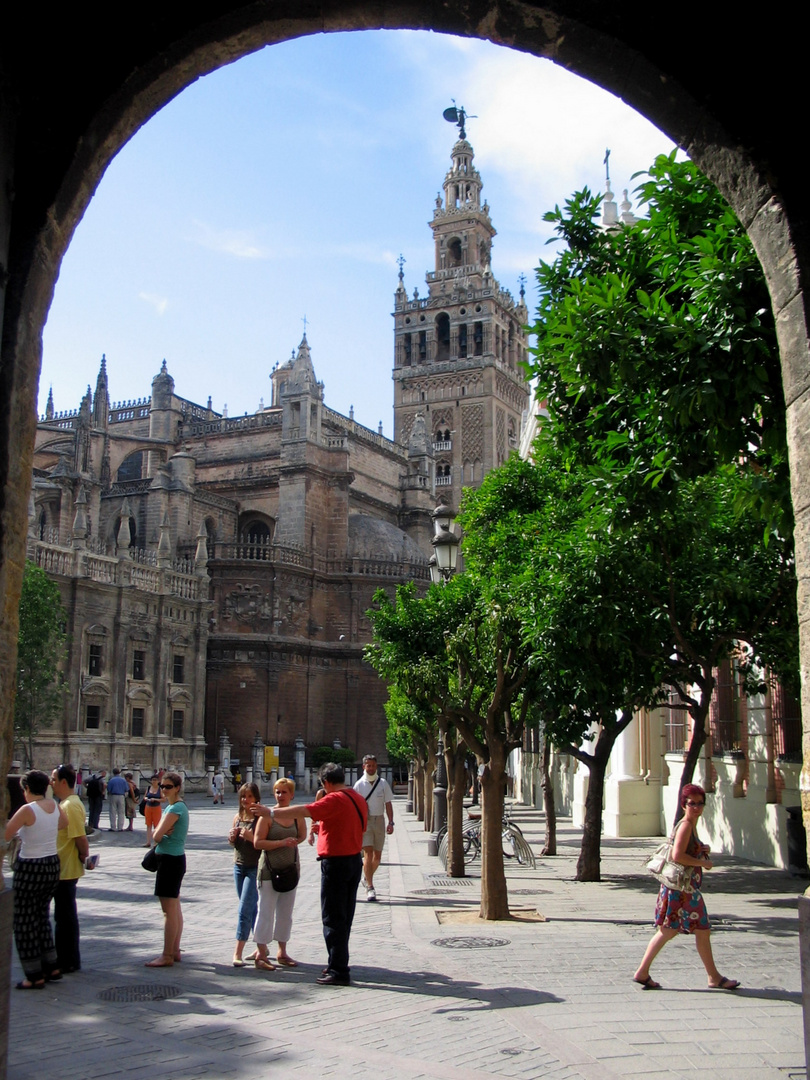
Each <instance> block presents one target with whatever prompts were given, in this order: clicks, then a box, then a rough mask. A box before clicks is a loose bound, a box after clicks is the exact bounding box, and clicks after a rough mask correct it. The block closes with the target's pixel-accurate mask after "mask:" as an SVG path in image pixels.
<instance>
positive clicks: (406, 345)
mask: <svg viewBox="0 0 810 1080" xmlns="http://www.w3.org/2000/svg"><path fill="white" fill-rule="evenodd" d="M402 348H403V363H404V364H405V367H410V366H411V362H412V355H413V344H412V342H411V335H410V334H405V335H404V337H403V338H402Z"/></svg>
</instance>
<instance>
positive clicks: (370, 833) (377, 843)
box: [363, 814, 385, 851]
mask: <svg viewBox="0 0 810 1080" xmlns="http://www.w3.org/2000/svg"><path fill="white" fill-rule="evenodd" d="M363 847H370V848H374V850H375V851H382V849H383V848H384V847H385V815H384V814H381V815H380V816H379V817H369V819H368V828H367V829H366V831H365V832H364V833H363Z"/></svg>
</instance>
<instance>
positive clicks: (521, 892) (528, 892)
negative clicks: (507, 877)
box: [509, 889, 551, 896]
mask: <svg viewBox="0 0 810 1080" xmlns="http://www.w3.org/2000/svg"><path fill="white" fill-rule="evenodd" d="M550 892H551V890H550V889H510V890H509V895H510V896H547V895H548V894H549V893H550Z"/></svg>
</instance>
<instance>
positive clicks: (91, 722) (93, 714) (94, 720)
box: [84, 705, 101, 728]
mask: <svg viewBox="0 0 810 1080" xmlns="http://www.w3.org/2000/svg"><path fill="white" fill-rule="evenodd" d="M100 724H101V706H100V705H88V706H87V709H86V711H85V714H84V726H85V727H86V728H97V727H99V726H100Z"/></svg>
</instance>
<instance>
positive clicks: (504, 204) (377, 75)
mask: <svg viewBox="0 0 810 1080" xmlns="http://www.w3.org/2000/svg"><path fill="white" fill-rule="evenodd" d="M451 99H455V101H456V102H457V103H458V104H459V105H463V106H464V107H465V108H466V109H467V111H468V112H469V113H470V114H471V115H472V114H477V117H478V118H477V119H471V120H470V121H469V123H468V127H467V137H468V139H469V140H470V142H471V143H472V144H473V146H474V148H475V153H476V161H475V163H476V165H477V167H478V169H479V170H480V172H481V175H482V178H483V181H484V197H485V198H486V199H487V200H488V201H489V204H490V209H491V214H492V219H493V223H494V225H495V227H496V229H497V230H498V235H497V236H496V238H495V241H494V245H493V255H492V267H493V271H494V273H495V276H496V277H497V278H498V280H499V281H500V283H501V285H503V286H504V287H505V288H508V289H510V290H511V291H512V292H513V293H516V292H517V289H518V277H519V275H520V274H521V273H525V274H526V276H527V278H528V280H529V284H528V287H527V300H528V302H529V308H530V310H531V309H532V306H533V297H534V276H533V269H534V267H536V266H537V264H538V262H539V260H540V259H541V258H549V257H550V256H551V255H552V254H553V251H554V248H553V247H546V246H545V242H546V240H547V239H548V237H549V235H550V232H549V226H548V225H547V224H546V223H545V222H544V221H543V220H542V218H543V214H544V213H545V211H546V210H549V209H551V208H552V207H553V206H554V205H555V203H561V202H562V201H563V200H565V199H566V198H567V197H568V196H569V195H570V194H571V192H572V191H574V190H576V189H578V188H580V187H582V186H584V185H588V186H589V187H591V188H592V189H596V190H599V191H601V190H602V189H603V185H604V166H603V165H602V160H603V157H604V151H605V148H606V147H607V146H609V147H610V148H611V178H612V180H613V188H614V191H615V192H616V193H617V198H618V199H619V200H621V191H622V188H624V187H628V186H629V187H631V188H632V186H633V185H632V182H631V179H630V178H631V176H632V174H633V173H634V172H637V171H639V170H641V169H644V168H646V167H647V166H648V165H649V164H650V163H651V162H652V161H653V159H654V157H655V155H656V154H658V153H666V152H669V151H670V150H671V149H672V143H671V141H670V140H669V139H668V138H666V137H665V136H664V135H662V134H661V133H660V132H659V131H657V130H656V129H655V128H654V127H653V126H652V125H651V124H650V123H649V122H648V121H647V120H645V119H644V118H642V117H640V116H639V115H638V114H637V113H635V112H633V111H632V110H631V109H629V108H627V106H625V105H624V104H623V103H622V102H621V101H620V100H619V99H617V98H615V97H613V96H612V95H610V94H608V93H606V92H605V91H602V90H600V89H598V88H597V87H595V86H593V85H591V84H590V83H587V82H585V81H584V80H582V79H579V78H577V77H576V76H573V75H571V74H569V73H568V72H566V71H564V70H562V69H560V68H556V67H555V66H554V65H553V64H551V63H550V62H548V61H543V60H538V59H536V58H535V57H530V56H526V55H524V54H521V53H518V52H514V51H512V50H509V49H504V48H501V47H498V46H494V45H490V44H489V43H486V42H481V41H473V40H466V39H460V38H451V37H446V36H442V35H439V34H432V33H424V32H411V31H375V32H358V33H352V34H330V35H323V34H320V35H317V36H315V37H309V38H302V39H299V40H297V41H292V42H286V43H284V44H281V45H274V46H269V47H267V48H265V49H263V50H261V51H260V52H259V53H256V54H254V55H253V56H250V57H247V58H245V59H243V60H240V61H238V62H237V63H235V64H232V65H230V66H229V67H226V68H222V69H221V70H219V71H217V72H215V73H213V74H212V75H209V76H207V77H206V78H204V79H201V80H199V81H198V82H197V83H195V84H194V85H193V86H191V87H189V89H187V90H186V91H184V92H183V93H182V94H181V95H180V96H179V97H178V98H176V99H175V100H174V101H172V102H170V103H169V105H167V106H166V107H165V108H164V109H163V110H162V111H161V112H160V113H158V115H157V116H155V117H154V118H153V119H152V120H151V121H149V123H148V124H146V125H145V126H144V127H143V128H142V129H141V130H140V131H139V132H138V133H137V134H136V135H135V136H134V138H133V139H132V140H131V141H130V142H129V143H128V144H127V145H126V146H125V147H124V148H123V150H122V151H121V152H120V154H119V155H118V156H117V158H116V159H115V160H114V161H113V162H112V164H111V165H110V167H109V169H108V170H107V173H106V175H105V176H104V178H103V179H102V181H101V184H100V185H99V188H98V191H97V193H96V195H95V196H94V198H93V200H92V202H91V204H90V206H89V208H88V210H87V213H86V214H85V216H84V219H83V220H82V222H81V223H80V225H79V227H78V229H77V231H76V234H75V236H74V239H73V242H72V243H71V246H70V248H69V250H68V253H67V255H66V257H65V260H64V262H63V265H62V271H61V274H60V278H59V281H58V283H57V287H56V292H55V295H54V302H53V305H52V308H51V312H50V315H49V318H48V322H47V325H46V328H45V334H44V352H43V369H42V379H41V384H40V399H39V400H40V405H39V409H40V413H42V412H43V411H44V408H45V401H46V398H47V394H48V388H49V387H50V386H52V387H53V394H54V403H55V407H56V409H57V410H61V409H69V408H75V407H76V406H77V405H78V404H79V401H80V399H81V395H82V394H83V393H84V391H85V388H86V386H87V384H88V383H91V384H92V385H93V386H95V379H96V374H97V372H98V366H99V361H100V358H101V354H102V353H106V356H107V371H108V375H109V381H110V394H111V397H112V399H113V401H120V400H128V399H132V398H137V397H143V396H146V395H147V394H148V393H149V392H150V386H151V380H152V377H153V376H154V375H155V374H156V373H157V371H158V370H159V368H160V365H161V362H162V360H163V359H164V358H165V359H166V361H167V364H168V368H169V371H170V372H171V374H172V375H173V376H174V379H175V384H176V390H177V392H178V393H179V394H181V395H182V396H183V397H187V398H191V399H192V400H196V401H199V402H202V403H205V401H206V400H207V398H208V396H209V395H211V397H212V399H213V406H214V408H215V409H217V410H220V411H221V410H222V408H223V406H224V405H225V404H227V408H228V413H229V415H231V416H236V415H240V414H242V413H244V412H252V411H254V410H255V409H257V408H258V407H259V403H260V401H261V400H263V401H264V403H265V404H268V403H269V400H270V384H269V380H268V375H269V373H270V371H271V369H272V367H273V365H274V364H276V363H277V362H283V361H285V360H286V359H287V358H288V357H289V356H290V353H291V351H292V349H293V348H294V347H296V346H297V344H298V342H299V341H300V339H301V334H302V332H303V322H302V319H303V318H304V316H306V318H307V337H308V339H309V343H310V346H311V347H312V357H313V362H314V365H315V370H316V373H317V375H318V377H319V378H320V379H322V380H323V381H324V383H325V397H326V401H327V404H329V405H330V406H331V407H332V408H335V409H338V410H339V411H340V412H343V413H348V410H349V407H350V405H354V409H355V418H356V419H357V420H359V421H360V422H361V423H364V424H367V425H368V426H369V427H374V428H376V426H377V423H378V422H379V421H380V420H382V422H383V429H384V431H385V433H386V434H387V435H389V436H390V435H391V433H392V427H393V424H392V406H391V402H392V388H391V364H392V349H393V320H392V318H391V311H392V308H393V293H394V289H395V287H396V282H397V265H396V259H397V257H398V256H399V254H400V253H401V254H402V255H404V257H405V259H406V264H405V284H406V287H407V288H408V291H409V292H412V291H413V289H414V287H418V288H419V289H420V292H421V293H422V294H423V295H424V291H425V286H424V276H425V272H426V271H427V270H430V269H432V259H433V248H432V237H431V232H430V229H429V228H428V225H427V222H428V221H429V220H430V217H431V215H432V211H433V204H434V199H435V197H436V193H437V191H439V190H440V189H441V183H442V180H443V178H444V174H445V172H446V171H447V168H448V166H449V163H450V157H449V155H450V149H451V147H452V145H453V142H454V141H455V137H456V129H455V128H454V127H453V126H451V125H450V124H448V123H447V122H446V121H445V120H444V119H443V118H442V111H443V110H444V109H445V108H446V107H447V106H448V105H450V104H451Z"/></svg>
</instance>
